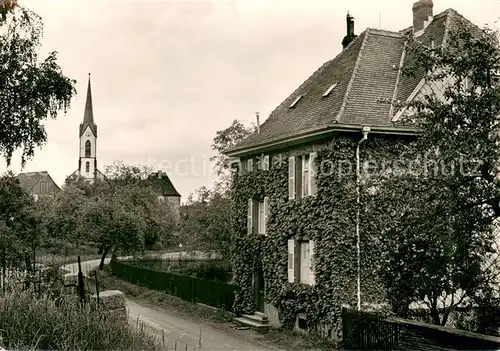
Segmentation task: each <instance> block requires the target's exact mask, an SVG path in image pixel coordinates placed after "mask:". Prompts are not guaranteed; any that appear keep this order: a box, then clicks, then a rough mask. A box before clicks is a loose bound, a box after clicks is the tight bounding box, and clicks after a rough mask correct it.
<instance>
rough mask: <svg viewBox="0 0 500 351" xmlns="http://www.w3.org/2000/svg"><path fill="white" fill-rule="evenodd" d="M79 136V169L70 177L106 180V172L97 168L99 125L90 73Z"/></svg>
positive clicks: (91, 180)
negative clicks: (94, 106)
mask: <svg viewBox="0 0 500 351" xmlns="http://www.w3.org/2000/svg"><path fill="white" fill-rule="evenodd" d="M79 138H80V143H79V145H80V148H79V157H78V169H77V170H76V171H74V172H73V173H72V174H71V175H70V176H69V178H70V179H81V178H83V179H85V180H88V181H90V182H93V181H94V180H96V179H97V180H104V174H103V173H102V172H101V171H100V170H99V169H98V168H97V125H96V124H95V122H94V111H93V106H92V89H91V87H90V73H89V82H88V86H87V100H86V101H85V112H84V114H83V122H82V123H80V133H79Z"/></svg>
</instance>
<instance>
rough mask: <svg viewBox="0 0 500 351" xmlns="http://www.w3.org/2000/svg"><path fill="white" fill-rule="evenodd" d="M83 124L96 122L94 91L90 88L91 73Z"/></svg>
mask: <svg viewBox="0 0 500 351" xmlns="http://www.w3.org/2000/svg"><path fill="white" fill-rule="evenodd" d="M83 124H94V111H93V110H92V92H91V89H90V73H89V84H88V87H87V101H86V102H85V114H84V115H83Z"/></svg>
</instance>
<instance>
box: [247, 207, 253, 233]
mask: <svg viewBox="0 0 500 351" xmlns="http://www.w3.org/2000/svg"><path fill="white" fill-rule="evenodd" d="M252 216H253V201H252V199H248V215H247V232H248V234H252V231H253V228H252V227H253V219H252Z"/></svg>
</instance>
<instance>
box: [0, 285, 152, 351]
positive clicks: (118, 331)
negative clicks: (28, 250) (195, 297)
mask: <svg viewBox="0 0 500 351" xmlns="http://www.w3.org/2000/svg"><path fill="white" fill-rule="evenodd" d="M0 316H1V318H0V333H1V340H0V344H1V346H3V347H4V348H6V349H10V350H13V349H27V348H29V349H42V350H111V349H113V350H117V349H118V350H144V349H146V350H160V349H161V347H160V345H159V343H157V342H156V341H155V340H154V338H152V337H150V336H148V335H146V334H145V332H144V331H141V332H140V333H139V332H137V331H135V330H134V329H132V328H131V327H129V326H128V325H127V321H126V320H123V319H120V318H119V317H118V316H117V317H114V316H112V315H107V316H105V315H103V314H101V313H99V311H95V310H92V309H91V308H90V307H88V306H87V307H79V305H78V304H77V303H76V297H75V298H69V299H64V300H62V301H59V302H58V303H57V304H56V302H55V301H54V300H53V299H51V298H49V297H40V298H38V297H37V296H36V295H35V294H34V293H33V291H25V292H8V293H6V295H5V296H4V297H2V298H0Z"/></svg>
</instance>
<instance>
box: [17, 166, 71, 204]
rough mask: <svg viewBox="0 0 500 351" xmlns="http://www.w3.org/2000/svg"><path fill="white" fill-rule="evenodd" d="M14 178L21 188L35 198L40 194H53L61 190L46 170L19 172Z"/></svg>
mask: <svg viewBox="0 0 500 351" xmlns="http://www.w3.org/2000/svg"><path fill="white" fill-rule="evenodd" d="M16 178H17V180H18V181H19V185H20V186H21V188H22V189H23V190H24V191H25V192H26V193H28V194H30V195H32V196H33V197H34V198H35V200H38V198H39V197H40V196H46V195H55V194H57V193H58V192H59V191H61V188H60V187H59V186H58V185H57V184H56V182H54V180H53V179H52V177H51V176H50V175H49V173H48V172H47V171H40V172H24V173H19V174H18V175H17V176H16Z"/></svg>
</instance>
